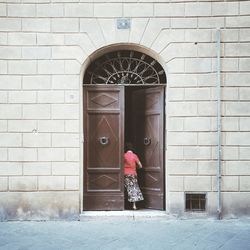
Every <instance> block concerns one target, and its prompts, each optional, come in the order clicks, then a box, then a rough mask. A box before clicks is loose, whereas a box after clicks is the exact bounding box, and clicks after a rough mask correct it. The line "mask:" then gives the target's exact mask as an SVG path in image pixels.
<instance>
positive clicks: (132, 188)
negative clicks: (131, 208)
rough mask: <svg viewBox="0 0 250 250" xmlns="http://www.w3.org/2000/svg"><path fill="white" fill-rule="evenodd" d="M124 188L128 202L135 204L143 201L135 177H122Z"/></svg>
mask: <svg viewBox="0 0 250 250" xmlns="http://www.w3.org/2000/svg"><path fill="white" fill-rule="evenodd" d="M124 186H125V188H126V190H127V193H128V201H129V202H136V201H142V200H144V198H143V195H142V192H141V190H140V188H139V185H138V181H137V177H136V176H135V175H125V176H124Z"/></svg>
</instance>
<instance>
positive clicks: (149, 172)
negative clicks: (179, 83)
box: [83, 49, 166, 210]
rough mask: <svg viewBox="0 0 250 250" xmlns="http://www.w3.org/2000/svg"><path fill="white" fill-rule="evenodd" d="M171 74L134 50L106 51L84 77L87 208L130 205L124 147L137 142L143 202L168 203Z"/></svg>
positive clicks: (156, 206)
mask: <svg viewBox="0 0 250 250" xmlns="http://www.w3.org/2000/svg"><path fill="white" fill-rule="evenodd" d="M165 85H166V75H165V72H164V70H163V68H162V66H161V65H160V64H159V63H158V62H157V61H156V60H155V59H154V58H152V57H151V56H149V55H147V54H145V53H142V52H138V51H134V50H124V49H123V50H116V51H113V52H109V53H106V54H103V55H102V56H100V57H99V58H97V59H96V60H95V61H93V62H92V63H91V64H90V65H89V66H88V68H87V70H86V73H85V75H84V79H83V95H84V102H83V106H84V107H83V112H84V123H83V125H84V138H85V140H84V185H83V189H84V190H83V210H123V209H125V202H124V188H123V153H124V144H125V142H132V143H133V144H134V145H135V148H136V151H137V154H138V155H139V157H140V159H141V161H142V164H143V167H144V168H143V171H142V172H141V173H139V182H140V186H141V189H142V192H143V195H144V198H145V200H144V201H143V202H142V204H141V207H144V208H151V209H160V210H163V209H164V204H165V202H164V199H165V192H164V187H165V184H164V182H165V180H164V165H165V160H164V138H165V136H164V130H165V129H164V124H165V117H164V115H165V110H164V107H165V91H164V90H165Z"/></svg>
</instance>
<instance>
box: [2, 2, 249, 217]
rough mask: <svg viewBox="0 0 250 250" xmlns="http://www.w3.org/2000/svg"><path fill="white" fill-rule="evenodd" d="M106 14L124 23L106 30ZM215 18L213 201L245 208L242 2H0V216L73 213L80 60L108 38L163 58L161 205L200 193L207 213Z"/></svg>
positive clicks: (173, 206)
mask: <svg viewBox="0 0 250 250" xmlns="http://www.w3.org/2000/svg"><path fill="white" fill-rule="evenodd" d="M118 17H127V18H131V29H129V30H118V29H117V28H116V19H117V18H118ZM216 28H221V38H222V44H221V46H222V48H221V56H222V58H221V63H222V76H221V80H222V101H223V102H222V130H223V133H222V143H223V147H222V174H223V177H222V191H223V194H222V198H223V211H224V212H225V215H227V216H230V215H233V216H240V215H242V214H249V213H250V202H249V196H250V185H249V183H250V73H249V72H250V43H249V42H250V1H227V2H224V1H210V2H209V1H179V0H176V1H171V2H170V1H160V0H159V1H147V0H144V1H133V0H129V1H118V0H117V1H102V0H99V1H95V0H94V1H87V0H39V1H36V0H8V1H7V0H6V1H0V74H1V75H0V200H1V203H0V204H1V208H0V214H1V217H2V219H6V218H7V219H9V218H29V217H30V218H36V214H37V216H38V217H37V218H42V217H44V218H63V217H64V218H65V217H68V218H69V217H74V216H75V215H77V214H78V213H79V212H80V210H81V209H80V205H79V204H80V199H81V198H80V197H81V191H80V190H81V185H82V184H81V181H80V180H81V171H82V160H81V157H82V156H81V152H82V144H81V137H82V128H81V126H80V125H81V124H82V121H81V120H82V114H81V111H82V106H81V101H80V100H81V98H82V97H81V94H82V92H81V78H82V75H81V73H82V68H83V67H82V65H83V64H84V62H85V61H86V59H87V58H88V56H90V55H91V54H92V53H93V52H95V51H96V50H98V49H100V48H102V47H104V46H110V45H112V44H116V43H125V44H131V46H133V44H139V45H140V46H145V48H148V49H150V50H152V51H153V52H155V53H156V54H159V56H160V58H161V59H162V61H163V62H164V63H165V68H166V73H167V79H168V91H167V104H166V107H167V128H166V129H167V135H166V138H167V143H166V149H167V159H166V169H167V171H166V172H167V178H166V181H167V199H166V200H167V210H168V211H169V212H170V213H173V214H183V212H184V193H185V192H205V193H207V202H208V209H207V212H208V214H211V215H212V214H215V213H216V157H217V155H216V145H217V141H216V99H217V96H216V44H215V42H216V37H215V34H216ZM72 193H73V194H74V195H73V196H72ZM45 194H48V197H55V200H57V202H56V203H53V202H52V203H53V205H52V203H48V198H46V197H47V196H46V195H45ZM52 194H53V195H52ZM16 197H19V199H17V198H16ZM20 197H21V198H20ZM67 197H72V198H71V199H72V201H73V200H74V202H72V201H71V202H70V204H69V203H67V202H65V199H66V198H67ZM8 200H15V202H9V203H8V202H6V201H8ZM16 200H20V202H16ZM52 200H53V199H52ZM10 204H11V205H10ZM55 204H56V205H55ZM66 204H67V205H66ZM24 208H25V209H24ZM63 208H65V209H63ZM10 209H12V213H11V214H10V213H9V212H8V211H10ZM46 209H47V210H46ZM50 209H51V210H50ZM45 210H46V211H49V212H41V211H45ZM18 211H19V212H18ZM20 211H21V213H20ZM46 213H47V214H46ZM48 214H49V216H48ZM39 216H40V217H39Z"/></svg>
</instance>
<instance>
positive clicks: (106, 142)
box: [99, 136, 109, 146]
mask: <svg viewBox="0 0 250 250" xmlns="http://www.w3.org/2000/svg"><path fill="white" fill-rule="evenodd" d="M99 142H100V143H101V145H103V146H105V145H107V144H108V143H109V138H108V137H106V136H102V137H99Z"/></svg>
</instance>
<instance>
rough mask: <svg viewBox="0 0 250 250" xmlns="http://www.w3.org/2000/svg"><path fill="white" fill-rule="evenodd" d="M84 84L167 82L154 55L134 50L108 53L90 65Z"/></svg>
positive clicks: (153, 83) (147, 83) (148, 83)
mask: <svg viewBox="0 0 250 250" xmlns="http://www.w3.org/2000/svg"><path fill="white" fill-rule="evenodd" d="M83 83H84V84H105V85H106V84H115V85H117V84H118V85H155V84H157V85H159V84H166V75H165V72H164V69H163V68H162V66H161V65H160V64H159V63H158V62H157V61H156V60H155V59H153V58H152V57H150V56H148V55H146V54H143V53H141V52H137V51H133V50H121V51H115V52H110V53H107V54H105V55H103V56H101V57H99V58H98V59H97V60H95V61H94V62H93V63H91V64H90V66H89V67H88V69H87V71H86V74H85V77H84V81H83Z"/></svg>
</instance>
